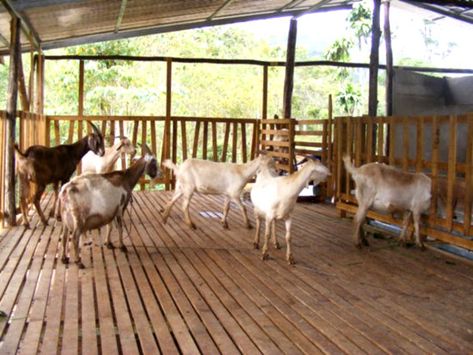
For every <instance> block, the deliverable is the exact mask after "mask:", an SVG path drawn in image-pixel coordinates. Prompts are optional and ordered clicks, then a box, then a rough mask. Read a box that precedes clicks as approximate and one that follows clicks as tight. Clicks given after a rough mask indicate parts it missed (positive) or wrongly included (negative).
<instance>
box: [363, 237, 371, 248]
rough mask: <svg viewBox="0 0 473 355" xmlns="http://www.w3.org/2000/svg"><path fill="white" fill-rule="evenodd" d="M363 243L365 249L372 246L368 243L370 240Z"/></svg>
mask: <svg viewBox="0 0 473 355" xmlns="http://www.w3.org/2000/svg"><path fill="white" fill-rule="evenodd" d="M362 243H363V245H364V246H365V247H369V246H370V243H368V240H367V239H363V240H362Z"/></svg>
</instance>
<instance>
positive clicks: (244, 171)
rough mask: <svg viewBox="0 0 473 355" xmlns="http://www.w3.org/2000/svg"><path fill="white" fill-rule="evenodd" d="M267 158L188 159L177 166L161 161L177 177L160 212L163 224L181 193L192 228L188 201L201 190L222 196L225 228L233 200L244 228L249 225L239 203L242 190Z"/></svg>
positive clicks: (187, 221)
mask: <svg viewBox="0 0 473 355" xmlns="http://www.w3.org/2000/svg"><path fill="white" fill-rule="evenodd" d="M270 160H271V158H270V157H269V156H266V155H263V154H260V155H259V156H258V157H257V158H256V159H253V160H251V161H249V162H248V163H245V164H235V163H218V162H213V161H208V160H200V159H187V160H186V161H185V162H183V163H182V164H181V165H180V166H177V165H176V164H174V163H173V162H172V161H170V160H166V161H164V163H163V165H164V166H166V167H168V168H170V169H172V170H173V171H174V174H175V175H176V179H177V181H176V191H175V192H174V195H173V197H172V199H171V201H169V203H168V204H167V206H166V208H165V210H164V213H163V220H164V223H166V221H167V219H168V217H169V213H170V212H171V208H172V206H173V205H174V203H175V202H176V201H177V200H178V199H179V198H180V197H181V196H184V201H183V203H182V209H183V210H184V216H185V222H186V223H187V225H189V226H190V227H191V228H195V224H194V223H193V222H192V220H191V217H190V215H189V203H190V200H191V198H192V195H193V194H194V192H200V193H203V194H222V195H225V202H224V207H223V216H222V220H221V223H222V225H223V227H224V228H228V223H227V215H228V210H229V208H230V201H233V202H235V203H236V204H237V205H238V206H239V207H240V210H241V213H242V216H243V220H244V224H245V225H246V226H247V228H251V224H250V221H249V220H248V215H247V213H246V208H245V206H244V205H243V203H242V202H241V191H242V190H243V188H244V187H245V185H246V183H247V182H248V181H249V180H250V179H251V178H252V177H253V176H254V175H255V174H256V171H257V170H258V168H259V167H260V165H261V163H262V162H263V161H270Z"/></svg>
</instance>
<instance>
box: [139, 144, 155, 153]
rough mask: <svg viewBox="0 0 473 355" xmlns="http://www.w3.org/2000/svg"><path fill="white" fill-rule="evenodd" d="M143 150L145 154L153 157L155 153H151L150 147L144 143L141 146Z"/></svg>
mask: <svg viewBox="0 0 473 355" xmlns="http://www.w3.org/2000/svg"><path fill="white" fill-rule="evenodd" d="M141 148H142V149H143V153H145V154H149V155H153V152H152V151H151V149H149V147H148V145H147V144H146V143H143V144H142V145H141Z"/></svg>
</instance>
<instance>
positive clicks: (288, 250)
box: [285, 218, 296, 265]
mask: <svg viewBox="0 0 473 355" xmlns="http://www.w3.org/2000/svg"><path fill="white" fill-rule="evenodd" d="M285 224H286V260H287V262H288V264H289V265H294V264H295V263H296V262H295V261H294V257H293V256H292V251H291V239H292V236H291V225H292V220H291V218H288V219H286V222H285Z"/></svg>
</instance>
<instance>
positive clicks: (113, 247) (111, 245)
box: [105, 242, 115, 249]
mask: <svg viewBox="0 0 473 355" xmlns="http://www.w3.org/2000/svg"><path fill="white" fill-rule="evenodd" d="M105 245H106V247H107V248H108V249H115V246H114V245H113V243H111V242H108V243H106V244H105Z"/></svg>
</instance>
